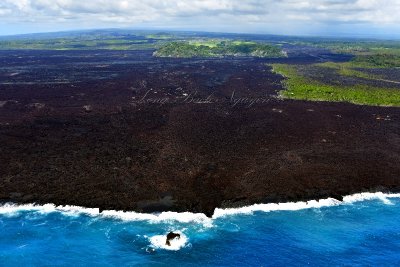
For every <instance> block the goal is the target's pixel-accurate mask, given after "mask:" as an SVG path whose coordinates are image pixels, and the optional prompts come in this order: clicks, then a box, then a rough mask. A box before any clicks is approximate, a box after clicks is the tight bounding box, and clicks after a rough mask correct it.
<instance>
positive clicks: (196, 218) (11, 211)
mask: <svg viewBox="0 0 400 267" xmlns="http://www.w3.org/2000/svg"><path fill="white" fill-rule="evenodd" d="M22 212H36V213H39V214H50V213H54V212H59V213H62V214H63V215H66V216H80V215H87V216H91V217H100V218H109V219H116V220H121V221H148V222H150V223H161V222H162V223H166V222H171V223H174V222H179V223H198V224H202V225H203V226H204V227H212V219H211V218H208V217H207V216H206V215H205V214H203V213H191V212H182V213H180V212H162V213H159V214H150V213H138V212H130V211H127V212H125V211H117V210H104V211H102V212H100V210H99V209H98V208H84V207H78V206H56V205H54V204H45V205H36V204H22V205H19V204H14V203H5V204H3V205H0V215H4V216H8V217H12V216H18V215H20V214H21V213H22Z"/></svg>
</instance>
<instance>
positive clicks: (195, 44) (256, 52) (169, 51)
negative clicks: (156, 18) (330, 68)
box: [154, 40, 285, 58]
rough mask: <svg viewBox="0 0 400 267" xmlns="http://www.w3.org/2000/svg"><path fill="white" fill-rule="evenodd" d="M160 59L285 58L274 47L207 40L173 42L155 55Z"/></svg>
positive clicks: (277, 48)
mask: <svg viewBox="0 0 400 267" xmlns="http://www.w3.org/2000/svg"><path fill="white" fill-rule="evenodd" d="M154 55H155V56H159V57H177V58H190V57H224V56H252V57H263V58H272V57H284V56H285V54H284V52H282V50H281V49H280V48H279V47H277V46H273V45H269V44H261V43H255V42H244V41H228V40H223V41H221V40H207V41H186V42H171V43H167V44H165V45H163V46H161V47H160V48H159V49H158V50H157V51H156V52H155V53H154Z"/></svg>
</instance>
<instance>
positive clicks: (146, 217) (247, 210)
mask: <svg viewBox="0 0 400 267" xmlns="http://www.w3.org/2000/svg"><path fill="white" fill-rule="evenodd" d="M391 198H400V193H399V194H391V193H382V192H377V193H359V194H354V195H348V196H345V197H343V201H339V200H336V199H333V198H327V199H321V200H318V201H317V200H311V201H302V202H287V203H269V204H254V205H251V206H245V207H241V208H227V209H221V208H217V209H215V211H214V215H213V216H212V218H209V217H207V216H206V215H205V214H203V213H191V212H162V213H158V214H156V213H154V214H147V213H138V212H129V211H127V212H125V211H116V210H104V211H102V212H100V210H99V209H98V208H84V207H78V206H56V205H54V204H45V205H36V204H21V205H20V204H13V203H5V204H3V205H0V215H4V216H16V215H18V214H19V213H20V212H25V211H28V212H29V211H32V212H37V213H40V214H49V213H53V212H59V213H62V214H64V215H66V216H79V215H87V216H90V217H99V218H109V219H116V220H121V221H148V222H150V223H165V222H168V223H176V222H179V223H186V224H189V223H197V224H202V225H203V226H204V227H212V226H213V220H215V219H219V218H222V217H226V216H230V215H238V214H249V215H251V214H253V213H254V212H257V211H260V212H273V211H297V210H303V209H313V208H316V209H318V208H322V207H331V206H338V205H350V204H352V203H356V202H362V201H366V200H381V201H382V202H383V203H385V204H392V203H391V201H390V199H391Z"/></svg>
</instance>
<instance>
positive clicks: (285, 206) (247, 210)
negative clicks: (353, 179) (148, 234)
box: [212, 192, 400, 219]
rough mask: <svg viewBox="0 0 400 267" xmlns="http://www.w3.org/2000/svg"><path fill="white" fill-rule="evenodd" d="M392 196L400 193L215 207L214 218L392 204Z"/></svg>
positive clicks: (361, 194) (365, 194)
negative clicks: (376, 202) (377, 202)
mask: <svg viewBox="0 0 400 267" xmlns="http://www.w3.org/2000/svg"><path fill="white" fill-rule="evenodd" d="M390 198H400V194H390V193H382V192H377V193H359V194H354V195H349V196H345V197H343V201H339V200H336V199H333V198H327V199H321V200H319V201H316V200H311V201H307V202H288V203H270V204H255V205H252V206H247V207H242V208H235V209H218V208H217V209H215V212H214V215H213V217H212V218H213V219H217V218H221V217H225V216H229V215H237V214H253V213H254V212H257V211H261V212H271V211H295V210H303V209H313V208H322V207H331V206H338V205H349V204H353V203H355V202H362V201H367V200H381V201H382V202H383V203H384V204H388V205H391V204H392V202H391V201H390Z"/></svg>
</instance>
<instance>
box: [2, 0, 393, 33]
mask: <svg viewBox="0 0 400 267" xmlns="http://www.w3.org/2000/svg"><path fill="white" fill-rule="evenodd" d="M97 28H139V29H171V30H200V31H221V32H249V33H272V34H289V35H324V36H327V35H340V36H343V35H345V36H368V37H369V36H377V37H379V36H382V37H386V38H387V37H395V38H399V37H400V1H399V0H379V1H378V0H88V1H85V0H1V1H0V35H11V34H20V33H32V32H51V31H64V30H77V29H97Z"/></svg>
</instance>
